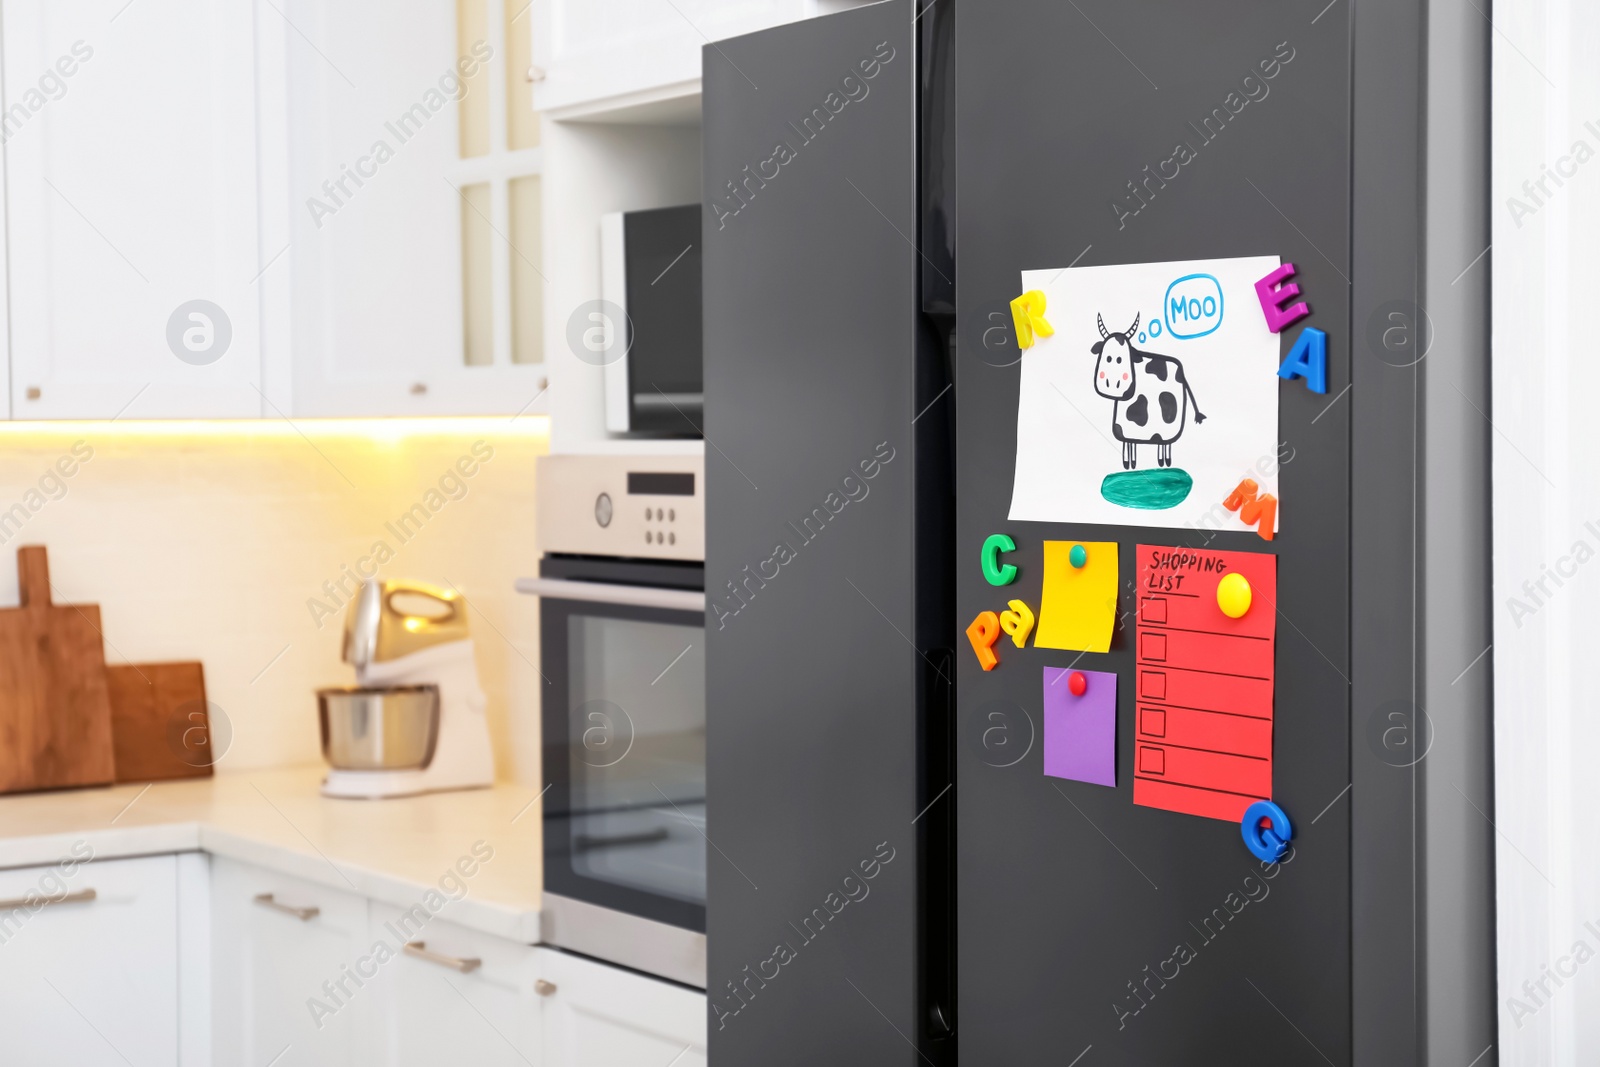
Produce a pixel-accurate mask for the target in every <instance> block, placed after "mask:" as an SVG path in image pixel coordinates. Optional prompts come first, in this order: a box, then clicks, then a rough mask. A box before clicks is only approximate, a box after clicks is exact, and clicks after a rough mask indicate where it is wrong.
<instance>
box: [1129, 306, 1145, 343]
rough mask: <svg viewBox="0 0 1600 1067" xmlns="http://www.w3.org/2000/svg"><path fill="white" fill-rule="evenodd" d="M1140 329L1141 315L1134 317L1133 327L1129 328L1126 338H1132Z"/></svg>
mask: <svg viewBox="0 0 1600 1067" xmlns="http://www.w3.org/2000/svg"><path fill="white" fill-rule="evenodd" d="M1140 314H1141V315H1142V314H1143V312H1140ZM1138 329H1139V315H1135V316H1134V317H1133V325H1132V326H1129V327H1128V332H1127V334H1126V335H1125V336H1128V337H1132V336H1133V335H1134V334H1135V333H1136V332H1138Z"/></svg>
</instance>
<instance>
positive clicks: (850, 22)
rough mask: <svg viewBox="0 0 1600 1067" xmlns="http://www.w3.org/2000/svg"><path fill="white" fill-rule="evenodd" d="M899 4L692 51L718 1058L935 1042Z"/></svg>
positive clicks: (924, 426) (935, 665) (910, 87)
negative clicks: (700, 119) (698, 155)
mask: <svg viewBox="0 0 1600 1067" xmlns="http://www.w3.org/2000/svg"><path fill="white" fill-rule="evenodd" d="M913 14H914V12H913V10H912V7H911V5H910V3H909V0H894V2H890V3H884V4H879V5H875V6H872V7H867V8H863V9H860V10H857V11H852V12H846V13H843V14H839V15H832V16H828V17H826V18H818V19H811V20H807V21H804V22H799V23H794V24H791V25H788V26H783V27H779V28H777V29H774V30H771V31H766V32H762V33H757V34H753V35H750V36H746V37H741V38H734V39H731V40H724V41H719V42H717V43H715V44H714V45H709V46H707V47H706V48H705V50H704V53H703V55H704V131H705V155H704V185H705V189H706V202H705V204H704V220H705V232H704V241H703V248H704V291H705V378H706V422H705V435H706V478H707V511H708V522H707V548H706V593H707V598H708V615H707V620H706V631H707V633H706V640H707V646H708V648H707V652H708V655H707V701H708V708H707V820H706V834H707V837H708V839H709V840H710V842H711V844H712V846H713V847H712V849H711V853H710V858H709V864H710V867H709V897H708V903H707V948H708V954H709V960H708V990H707V993H708V997H709V1001H710V1005H709V1006H710V1039H711V1044H710V1047H711V1060H712V1062H713V1063H718V1064H728V1065H734V1064H763V1065H774V1067H776V1065H780V1064H796V1065H800V1064H803V1065H806V1067H814V1065H816V1064H819V1063H838V1064H857V1063H860V1064H867V1063H871V1064H905V1065H910V1064H913V1063H921V1062H938V1059H939V1057H940V1055H941V1054H940V1053H939V1052H938V1051H937V1049H935V1048H934V1046H935V1045H937V1044H938V1043H939V1042H938V1041H937V1034H936V1033H934V1032H933V1029H934V1024H933V1023H932V1022H931V1021H930V1020H931V1019H932V1018H933V1016H932V1013H931V1012H930V1010H929V1001H930V999H931V994H930V992H929V988H928V987H929V982H928V980H927V977H926V975H927V974H928V971H929V968H930V966H931V961H930V958H929V952H928V951H927V950H926V949H925V947H924V946H925V945H926V944H927V943H928V938H927V937H926V936H925V934H924V930H925V929H926V928H927V926H928V923H929V918H928V915H927V906H926V905H927V901H926V893H925V892H924V891H923V889H922V888H921V887H924V886H926V885H927V884H928V883H927V878H926V874H927V872H926V871H925V870H924V866H925V864H926V863H927V847H926V839H927V836H928V833H929V829H930V827H937V826H938V825H939V820H940V819H941V818H942V817H944V816H947V815H948V814H949V811H950V808H949V805H948V804H944V805H935V807H934V809H933V810H931V811H930V812H929V813H928V814H927V815H926V816H925V817H923V818H922V819H920V820H919V819H918V815H919V812H921V811H922V810H923V809H924V808H925V807H927V805H928V802H929V801H930V800H933V799H934V797H935V795H936V794H937V793H938V792H939V790H941V789H943V788H944V786H946V785H948V784H949V778H948V775H944V776H942V777H940V779H939V780H938V781H937V783H936V784H934V785H932V786H931V787H930V784H929V781H928V780H927V777H926V776H925V775H924V774H923V773H922V772H921V769H920V768H921V767H922V766H923V764H924V757H925V751H924V748H925V745H926V743H927V738H926V737H925V735H924V714H923V708H924V706H925V704H926V703H927V702H928V700H929V694H930V691H936V690H937V685H936V684H930V682H929V676H930V675H932V676H933V677H934V679H935V681H936V680H937V677H938V672H939V671H943V672H945V673H946V674H947V675H948V674H949V671H950V668H949V666H948V659H946V658H944V657H943V656H942V655H941V654H940V653H939V652H938V651H937V650H935V649H934V648H932V647H931V646H932V645H933V644H934V643H935V642H938V643H942V644H944V646H945V648H946V649H948V646H949V638H950V635H949V630H948V615H947V614H944V615H943V617H942V618H941V615H940V613H938V612H935V611H932V610H930V604H929V602H928V597H929V596H930V595H933V594H930V591H929V590H928V589H927V588H924V587H923V586H921V585H920V584H919V583H918V581H917V580H916V575H917V574H918V570H919V566H921V565H922V564H923V563H924V562H925V555H926V553H927V552H929V551H937V547H935V548H933V549H930V548H928V540H929V537H930V536H932V537H933V539H934V541H935V542H937V540H938V536H937V533H938V530H939V528H940V526H939V524H940V521H946V522H947V521H948V519H947V518H946V519H945V520H939V519H938V518H937V517H933V518H930V509H935V510H937V509H938V508H943V510H944V513H945V515H946V516H948V498H949V487H948V483H947V482H946V483H945V484H944V485H942V486H938V492H928V493H925V492H921V491H919V488H918V484H919V482H918V480H919V477H925V476H926V475H927V473H928V472H929V471H932V473H933V476H934V477H935V479H936V478H937V475H938V470H937V468H936V467H931V466H930V465H929V464H930V457H929V452H928V450H927V449H925V448H924V447H923V445H922V444H921V443H920V442H919V440H918V435H920V434H924V433H925V432H926V431H927V430H928V429H929V428H932V427H937V426H938V425H939V424H940V419H941V418H942V417H943V416H941V414H939V412H940V410H941V409H940V407H938V406H935V408H934V409H933V410H932V411H931V412H930V413H929V414H928V415H927V416H925V417H923V418H922V419H920V420H918V419H917V416H918V414H919V412H920V411H921V410H922V409H923V408H924V407H925V406H926V405H927V403H928V401H929V400H931V399H932V398H933V396H934V394H936V393H937V392H938V389H939V386H938V385H937V384H936V383H937V378H938V373H937V369H938V367H940V366H942V365H943V360H941V359H938V358H936V357H935V355H934V353H933V350H932V349H930V348H929V347H928V346H927V345H925V344H923V343H922V340H921V336H920V335H921V331H922V330H923V327H922V326H921V324H920V320H919V314H918V306H919V303H918V302H919V263H920V257H919V255H918V251H917V248H916V246H915V245H914V244H913V243H912V242H914V241H915V240H916V239H917V235H918V200H917V153H916V123H915V117H916V92H917V90H916V78H915V75H916V72H917V54H916V49H915V47H914V44H913V36H912V35H913V21H912V19H913ZM945 400H946V401H948V400H949V397H946V398H945ZM946 410H947V409H946ZM914 421H915V423H916V424H915V425H913V423H914ZM940 501H943V503H942V504H941V503H940ZM936 591H937V590H935V592H936ZM930 619H932V620H934V621H933V622H932V623H931V624H930V621H929V620H930ZM945 799H946V800H949V799H950V798H949V797H946V798H945ZM946 1010H948V1009H946ZM945 1044H948V1042H945ZM918 1046H921V1048H922V1051H921V1052H919V1049H918Z"/></svg>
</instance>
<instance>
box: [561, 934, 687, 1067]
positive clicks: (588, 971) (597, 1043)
mask: <svg viewBox="0 0 1600 1067" xmlns="http://www.w3.org/2000/svg"><path fill="white" fill-rule="evenodd" d="M538 972H539V979H540V981H542V982H544V983H546V984H545V985H542V986H540V989H541V990H543V992H544V993H545V997H544V1067H633V1065H637V1067H666V1065H668V1064H670V1065H671V1067H705V1063H706V1029H707V1028H706V998H705V994H704V993H700V992H698V991H695V990H690V989H686V988H684V987H683V986H679V985H675V984H673V983H671V982H663V981H659V980H657V979H653V978H646V977H644V976H643V975H640V974H636V973H634V972H633V971H625V970H622V969H621V968H618V967H610V966H607V965H606V964H603V963H597V962H595V961H594V960H590V959H585V958H584V957H582V956H573V955H570V954H568V953H565V952H562V951H560V950H558V949H551V948H541V949H539V950H538Z"/></svg>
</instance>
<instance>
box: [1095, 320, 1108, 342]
mask: <svg viewBox="0 0 1600 1067" xmlns="http://www.w3.org/2000/svg"><path fill="white" fill-rule="evenodd" d="M1094 324H1095V325H1096V326H1098V327H1100V337H1101V339H1102V340H1104V339H1106V338H1109V337H1110V336H1111V332H1110V331H1109V330H1107V329H1106V324H1105V321H1104V320H1103V319H1101V318H1100V316H1099V315H1096V316H1095V317H1094Z"/></svg>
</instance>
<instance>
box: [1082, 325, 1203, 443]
mask: <svg viewBox="0 0 1600 1067" xmlns="http://www.w3.org/2000/svg"><path fill="white" fill-rule="evenodd" d="M1094 321H1095V325H1097V326H1099V327H1100V340H1099V341H1097V342H1095V344H1094V346H1093V348H1092V349H1091V351H1093V352H1094V354H1095V357H1096V358H1095V363H1094V390H1095V392H1097V393H1099V394H1100V395H1101V396H1103V397H1106V398H1107V399H1110V400H1114V401H1116V403H1115V404H1113V405H1112V408H1111V432H1112V433H1114V434H1116V436H1117V440H1118V441H1121V442H1122V467H1123V469H1124V470H1132V469H1133V468H1134V467H1135V466H1137V465H1138V464H1137V460H1138V454H1137V446H1139V445H1155V446H1156V465H1157V466H1160V467H1170V466H1172V442H1174V441H1176V440H1177V439H1178V438H1179V437H1181V436H1183V424H1184V418H1183V416H1184V408H1185V405H1187V406H1188V407H1192V408H1194V421H1195V422H1205V421H1206V417H1205V416H1204V415H1202V414H1200V406H1199V405H1198V404H1196V403H1195V399H1194V393H1193V392H1191V391H1190V389H1189V381H1188V379H1187V378H1185V377H1184V375H1183V364H1182V363H1181V362H1179V361H1178V360H1176V359H1173V358H1172V357H1171V356H1162V355H1157V354H1156V353H1154V352H1141V351H1140V350H1139V349H1137V348H1135V347H1133V338H1134V334H1135V333H1137V332H1138V329H1139V316H1138V315H1135V316H1134V317H1133V325H1132V326H1129V327H1128V328H1127V329H1126V330H1124V331H1123V332H1122V333H1112V332H1111V331H1109V330H1107V329H1106V324H1105V322H1104V321H1103V320H1102V319H1101V318H1100V316H1099V315H1096V316H1095V317H1094Z"/></svg>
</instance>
